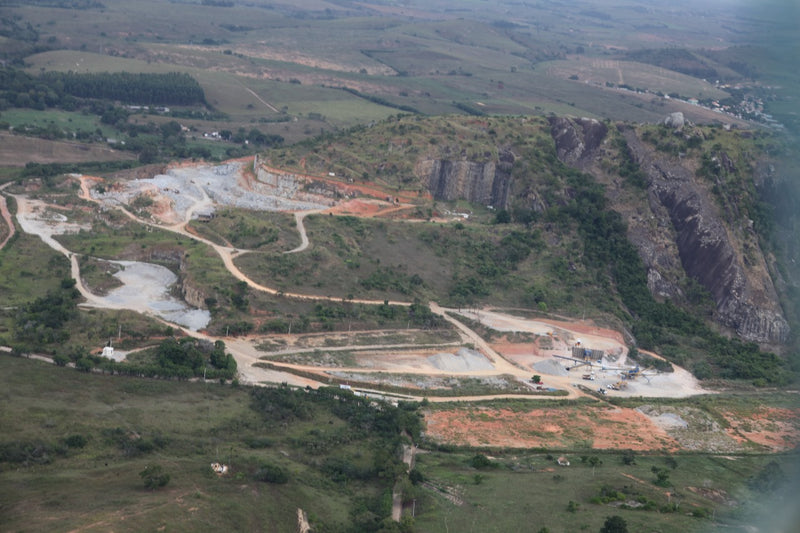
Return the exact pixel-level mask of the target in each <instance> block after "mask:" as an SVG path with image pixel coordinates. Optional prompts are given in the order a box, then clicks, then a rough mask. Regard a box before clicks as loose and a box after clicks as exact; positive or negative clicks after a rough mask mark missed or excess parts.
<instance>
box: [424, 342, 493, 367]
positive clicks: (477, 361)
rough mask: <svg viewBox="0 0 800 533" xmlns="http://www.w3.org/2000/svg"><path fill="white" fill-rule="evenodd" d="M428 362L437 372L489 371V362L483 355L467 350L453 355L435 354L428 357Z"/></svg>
mask: <svg viewBox="0 0 800 533" xmlns="http://www.w3.org/2000/svg"><path fill="white" fill-rule="evenodd" d="M428 362H430V364H432V365H433V366H434V367H436V368H438V369H439V370H447V371H450V372H469V371H472V370H491V369H492V368H494V367H493V366H492V363H491V361H489V360H488V359H486V357H484V355H483V354H482V353H480V352H477V351H475V350H470V349H469V348H461V349H460V350H458V351H457V352H456V353H455V354H452V353H437V354H434V355H431V356H430V357H428Z"/></svg>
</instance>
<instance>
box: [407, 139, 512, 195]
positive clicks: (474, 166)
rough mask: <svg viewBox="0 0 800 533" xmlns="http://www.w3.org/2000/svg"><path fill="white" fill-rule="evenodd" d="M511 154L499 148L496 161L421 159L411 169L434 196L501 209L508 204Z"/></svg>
mask: <svg viewBox="0 0 800 533" xmlns="http://www.w3.org/2000/svg"><path fill="white" fill-rule="evenodd" d="M513 165H514V154H513V153H512V152H511V151H509V150H504V151H501V152H500V153H499V154H498V159H497V161H488V162H485V163H479V162H475V161H466V160H461V161H453V160H448V159H425V160H422V161H419V162H418V163H417V164H416V166H415V169H414V171H415V173H416V174H417V176H419V177H420V178H421V179H422V180H424V181H426V182H427V184H428V190H430V192H431V194H432V195H433V197H434V198H435V199H437V200H443V201H452V200H458V199H463V200H468V201H470V202H475V203H479V204H482V205H491V206H493V207H496V208H499V209H503V208H505V207H506V206H507V205H508V196H509V191H510V188H511V168H512V167H513Z"/></svg>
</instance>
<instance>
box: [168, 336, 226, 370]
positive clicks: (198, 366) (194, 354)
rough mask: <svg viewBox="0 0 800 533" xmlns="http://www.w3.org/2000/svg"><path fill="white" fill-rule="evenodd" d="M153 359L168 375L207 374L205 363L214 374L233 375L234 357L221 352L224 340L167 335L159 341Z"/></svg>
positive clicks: (223, 348)
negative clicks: (210, 340) (179, 337)
mask: <svg viewBox="0 0 800 533" xmlns="http://www.w3.org/2000/svg"><path fill="white" fill-rule="evenodd" d="M156 360H157V362H158V365H159V367H160V368H162V369H164V370H165V371H166V373H167V374H168V375H184V374H189V375H193V376H197V377H200V376H203V375H205V376H206V377H208V371H209V368H208V365H211V370H212V373H213V375H214V377H220V378H225V379H231V378H233V377H234V376H235V375H236V360H235V359H234V358H233V356H232V355H230V354H228V353H225V343H224V342H222V341H216V342H215V343H213V344H212V343H211V342H209V341H202V340H197V339H194V338H192V337H183V338H181V339H176V338H174V337H171V338H169V339H165V340H164V341H162V342H161V344H160V345H159V346H158V348H157V350H156Z"/></svg>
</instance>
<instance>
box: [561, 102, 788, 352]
mask: <svg viewBox="0 0 800 533" xmlns="http://www.w3.org/2000/svg"><path fill="white" fill-rule="evenodd" d="M664 123H665V124H666V125H668V126H671V127H676V128H677V127H680V126H682V125H684V124H685V121H684V119H683V115H682V114H681V113H673V114H672V115H670V116H669V117H668V118H667V120H665V122H664ZM550 128H551V134H552V136H553V139H554V140H555V143H556V150H557V154H558V157H559V159H561V160H562V161H563V162H564V163H567V164H569V165H572V166H575V167H577V168H580V169H582V170H585V171H587V172H596V173H597V172H600V171H599V168H598V165H597V164H596V160H597V159H601V158H602V157H603V150H602V147H601V145H602V140H603V138H604V137H605V134H606V133H607V132H606V131H605V129H604V128H605V125H603V124H602V123H599V122H597V121H592V120H590V119H568V118H551V119H550ZM623 135H624V136H625V138H626V140H627V142H628V146H629V148H630V150H631V155H632V156H633V157H634V158H635V159H636V160H637V162H638V163H639V165H640V166H641V168H642V170H643V171H644V173H645V175H646V178H647V184H648V198H649V212H646V211H645V210H642V211H643V212H636V211H635V210H632V209H631V208H630V206H629V207H628V210H627V212H626V213H625V216H626V220H627V221H628V238H629V239H630V240H631V242H632V243H633V244H634V245H635V246H636V248H637V249H638V251H639V255H640V256H641V258H642V260H643V262H644V264H645V266H646V267H647V269H648V272H647V283H648V288H649V289H650V291H651V293H652V294H653V295H654V296H656V297H659V298H668V299H678V298H682V297H683V292H682V290H681V288H680V283H681V282H682V280H684V279H685V276H688V277H690V278H694V279H696V280H697V281H699V282H700V284H701V285H702V286H703V287H705V288H706V289H707V290H708V291H709V292H710V293H711V295H712V297H713V299H714V302H715V303H716V315H715V318H716V320H717V321H718V322H719V323H721V324H722V325H724V326H726V327H728V328H731V329H732V330H734V331H735V332H736V333H737V334H738V335H739V336H740V337H742V338H743V339H746V340H748V341H754V342H760V343H771V344H781V343H785V342H786V341H787V339H788V337H789V326H788V323H787V321H786V320H785V318H784V317H783V314H782V310H781V307H780V304H779V300H778V297H777V293H776V291H775V286H774V285H773V282H772V279H771V277H770V274H769V270H768V268H767V264H766V261H765V259H764V257H763V254H761V253H750V254H749V255H748V261H749V262H745V260H744V256H743V253H742V251H741V247H740V248H737V247H736V245H735V241H734V240H732V239H733V237H731V232H729V228H727V227H726V225H725V224H724V222H723V219H722V218H721V217H720V216H719V214H718V212H717V209H716V206H715V204H714V202H713V200H712V199H711V198H710V197H709V194H708V193H707V191H706V190H705V189H704V188H703V187H701V186H700V185H699V184H698V183H697V182H696V181H695V178H694V173H693V171H691V170H690V169H689V168H687V167H686V166H683V165H682V164H681V161H680V160H679V159H676V158H672V157H670V156H668V155H664V154H661V153H658V152H656V151H655V150H654V149H653V148H652V147H650V146H648V145H646V144H644V143H643V142H641V141H640V140H639V139H638V137H637V136H636V134H635V132H634V130H632V129H625V130H623ZM717 163H718V164H719V165H721V166H724V167H725V168H726V170H730V171H735V170H736V166H735V164H734V162H733V161H732V160H731V159H730V158H729V157H728V156H727V154H724V153H721V152H720V153H719V154H718V155H717ZM600 173H602V172H600ZM613 188H614V187H613V186H612V187H611V189H613ZM609 194H612V195H613V194H614V192H613V190H611V191H610V192H609ZM637 209H640V210H641V208H637ZM757 246H758V245H757V243H755V244H754V246H752V247H756V248H757Z"/></svg>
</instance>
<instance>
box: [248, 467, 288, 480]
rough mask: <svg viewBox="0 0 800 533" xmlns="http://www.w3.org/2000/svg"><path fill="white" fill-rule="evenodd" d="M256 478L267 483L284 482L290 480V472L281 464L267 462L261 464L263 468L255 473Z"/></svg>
mask: <svg viewBox="0 0 800 533" xmlns="http://www.w3.org/2000/svg"><path fill="white" fill-rule="evenodd" d="M255 478H256V480H258V481H263V482H265V483H277V484H284V483H288V482H289V473H288V472H287V471H286V470H285V469H283V468H281V467H279V466H276V465H272V464H268V463H267V464H263V465H261V468H259V469H258V471H257V472H256V474H255Z"/></svg>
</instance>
